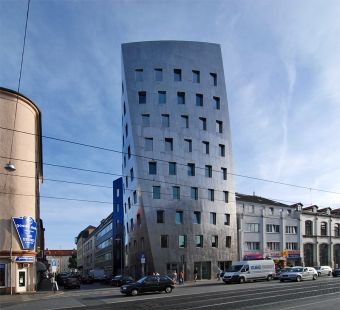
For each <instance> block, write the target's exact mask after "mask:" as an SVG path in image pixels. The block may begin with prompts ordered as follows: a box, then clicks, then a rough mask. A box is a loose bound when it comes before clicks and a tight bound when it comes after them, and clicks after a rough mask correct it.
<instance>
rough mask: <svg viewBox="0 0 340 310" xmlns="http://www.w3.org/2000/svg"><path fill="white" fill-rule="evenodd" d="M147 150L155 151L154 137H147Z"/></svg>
mask: <svg viewBox="0 0 340 310" xmlns="http://www.w3.org/2000/svg"><path fill="white" fill-rule="evenodd" d="M145 150H146V151H153V139H152V138H145Z"/></svg>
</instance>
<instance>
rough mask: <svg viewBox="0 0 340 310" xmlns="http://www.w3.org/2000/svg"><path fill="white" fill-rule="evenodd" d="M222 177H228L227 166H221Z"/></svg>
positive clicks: (224, 178) (223, 178)
mask: <svg viewBox="0 0 340 310" xmlns="http://www.w3.org/2000/svg"><path fill="white" fill-rule="evenodd" d="M221 177H222V180H226V179H227V168H221Z"/></svg>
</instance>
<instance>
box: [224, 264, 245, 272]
mask: <svg viewBox="0 0 340 310" xmlns="http://www.w3.org/2000/svg"><path fill="white" fill-rule="evenodd" d="M242 267H243V265H233V266H231V267H230V268H229V269H228V270H227V272H237V271H240V269H241V268H242Z"/></svg>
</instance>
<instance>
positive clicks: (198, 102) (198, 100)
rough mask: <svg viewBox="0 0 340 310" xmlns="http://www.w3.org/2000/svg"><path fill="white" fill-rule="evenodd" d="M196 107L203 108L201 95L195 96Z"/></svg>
mask: <svg viewBox="0 0 340 310" xmlns="http://www.w3.org/2000/svg"><path fill="white" fill-rule="evenodd" d="M196 106H198V107H203V95H201V94H196Z"/></svg>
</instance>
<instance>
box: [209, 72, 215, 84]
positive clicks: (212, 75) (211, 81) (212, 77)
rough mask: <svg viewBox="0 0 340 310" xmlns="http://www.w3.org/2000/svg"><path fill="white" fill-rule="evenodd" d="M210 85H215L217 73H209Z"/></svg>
mask: <svg viewBox="0 0 340 310" xmlns="http://www.w3.org/2000/svg"><path fill="white" fill-rule="evenodd" d="M210 85H212V86H217V74H216V73H210Z"/></svg>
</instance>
